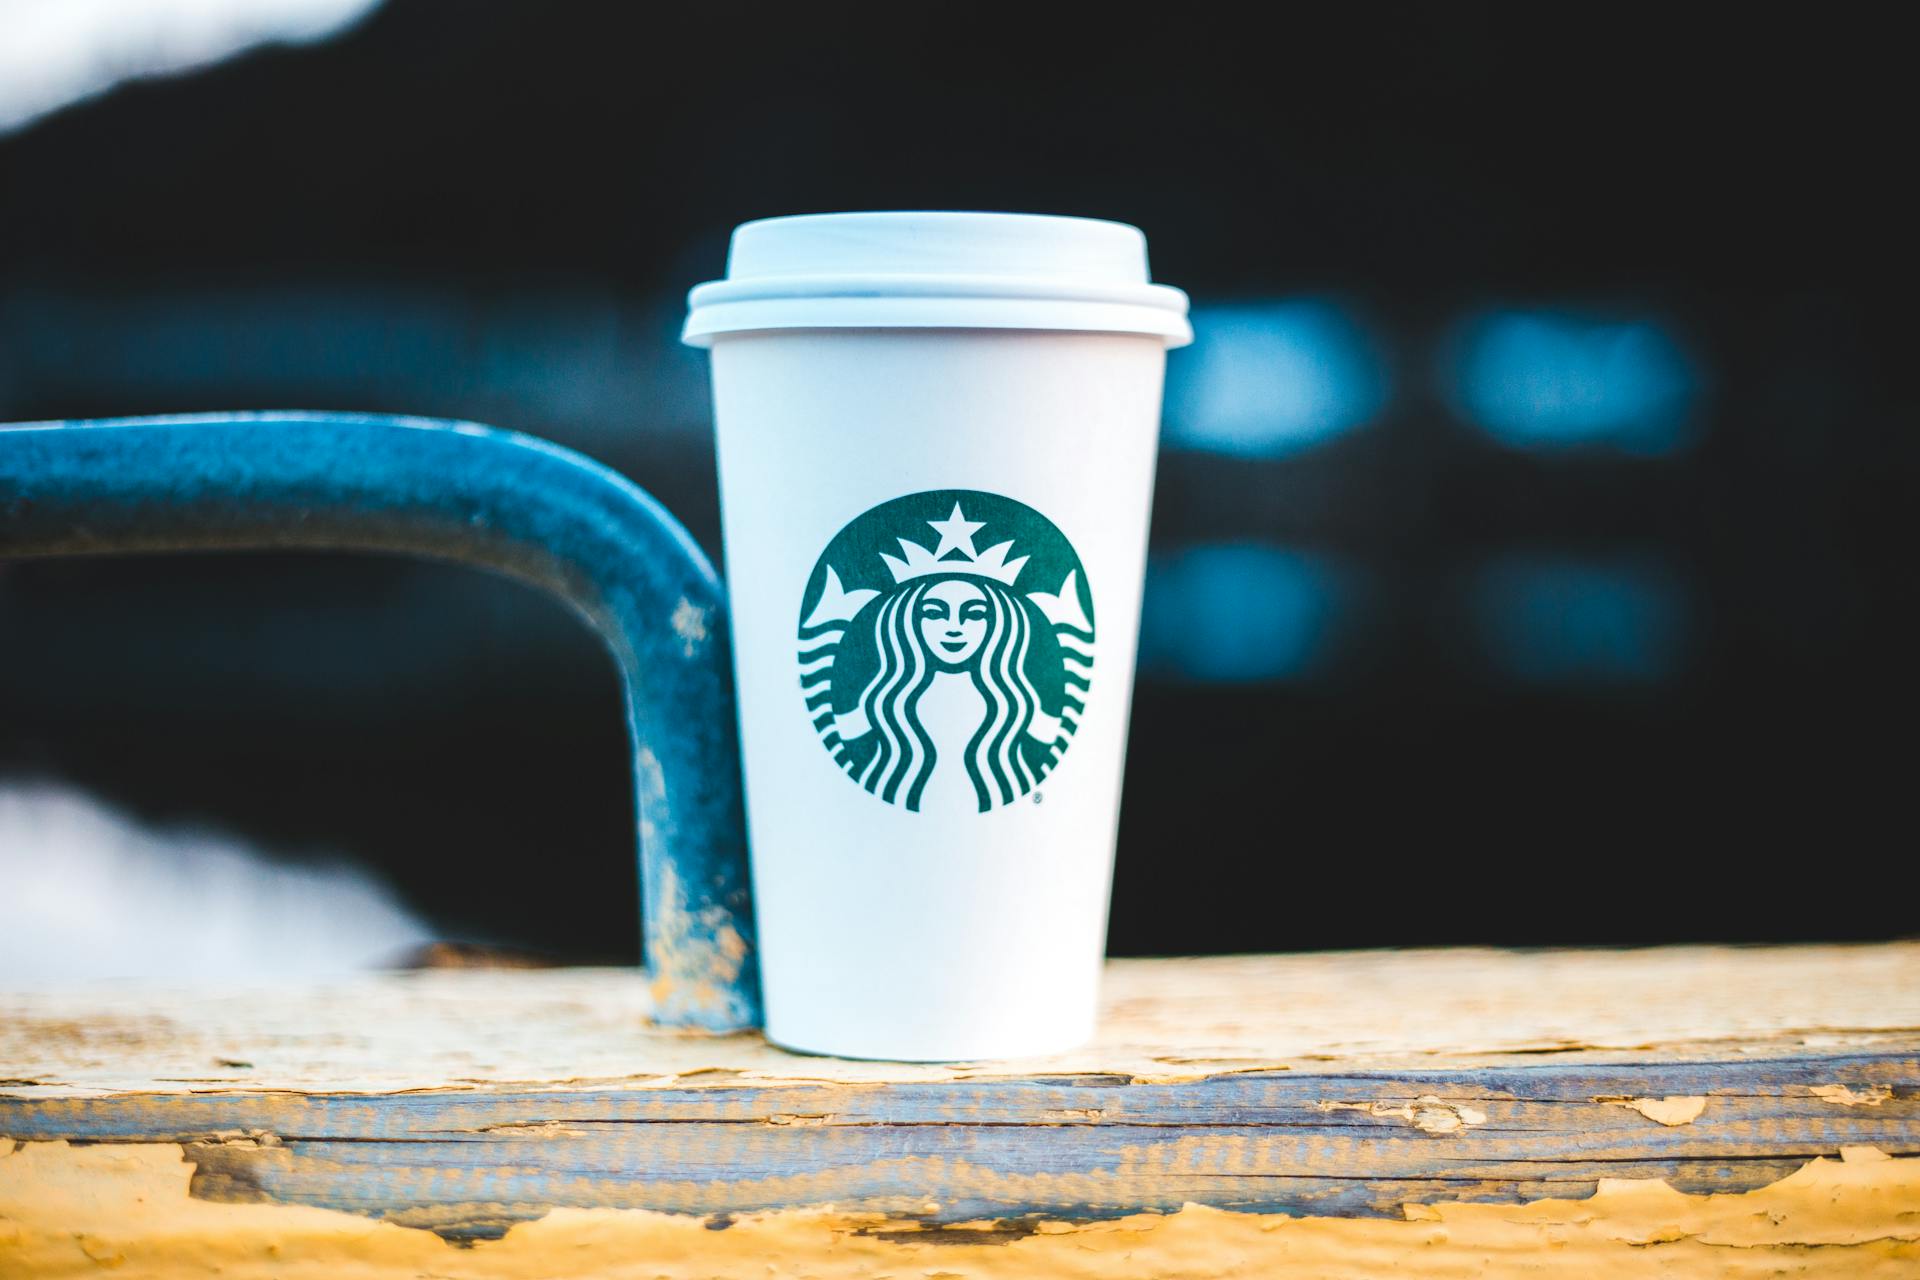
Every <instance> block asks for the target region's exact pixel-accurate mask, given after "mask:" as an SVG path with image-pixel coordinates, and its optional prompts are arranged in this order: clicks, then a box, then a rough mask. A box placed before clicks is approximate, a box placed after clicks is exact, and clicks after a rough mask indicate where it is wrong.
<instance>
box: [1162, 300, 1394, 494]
mask: <svg viewBox="0 0 1920 1280" xmlns="http://www.w3.org/2000/svg"><path fill="white" fill-rule="evenodd" d="M1193 330H1194V344H1193V346H1191V347H1188V348H1186V349H1184V350H1182V351H1178V352H1176V353H1174V355H1173V357H1172V359H1171V360H1169V362H1168V366H1167V413H1166V419H1167V427H1166V436H1165V439H1166V443H1167V445H1168V447H1169V448H1175V449H1194V450H1203V451H1208V452H1215V453H1226V454H1233V455H1236V456H1241V457H1259V458H1272V457H1284V456H1287V455H1289V454H1294V453H1299V452H1301V451H1303V450H1306V449H1310V448H1312V447H1314V446H1316V445H1320V444H1323V443H1325V442H1327V441H1329V440H1332V439H1334V438H1336V437H1338V436H1342V435H1345V434H1346V433H1347V432H1349V431H1352V430H1354V429H1355V428H1357V427H1361V426H1364V425H1366V424H1367V423H1368V422H1370V421H1371V420H1372V419H1373V418H1375V417H1376V416H1378V415H1379V413H1380V411H1381V409H1382V408H1384V407H1385V405H1386V403H1387V396H1388V389H1389V388H1388V383H1389V379H1388V375H1387V368H1386V363H1385V361H1384V360H1383V359H1382V358H1381V356H1380V354H1379V352H1378V351H1377V350H1376V349H1375V347H1374V345H1373V342H1372V340H1371V339H1370V338H1369V336H1368V335H1367V333H1366V332H1365V331H1364V330H1363V329H1362V328H1361V327H1360V325H1359V324H1358V323H1357V322H1356V321H1355V320H1354V319H1353V317H1352V316H1350V315H1349V314H1348V313H1347V312H1346V311H1345V310H1343V309H1342V308H1340V307H1339V306H1336V305H1335V304H1333V303H1330V302H1324V301H1319V300H1313V299H1299V300H1292V301H1284V302H1266V303H1244V304H1235V305H1231V306H1201V307H1196V308H1194V311H1193Z"/></svg>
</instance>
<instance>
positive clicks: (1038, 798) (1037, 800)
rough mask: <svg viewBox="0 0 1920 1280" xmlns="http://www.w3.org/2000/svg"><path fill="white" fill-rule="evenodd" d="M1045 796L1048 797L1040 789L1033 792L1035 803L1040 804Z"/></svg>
mask: <svg viewBox="0 0 1920 1280" xmlns="http://www.w3.org/2000/svg"><path fill="white" fill-rule="evenodd" d="M1045 798H1046V797H1044V796H1042V795H1041V794H1040V793H1039V792H1038V791H1036V792H1034V793H1033V802H1034V803H1035V804H1039V803H1040V802H1041V801H1042V800H1043V799H1045Z"/></svg>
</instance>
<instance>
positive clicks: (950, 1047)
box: [766, 1026, 1094, 1063]
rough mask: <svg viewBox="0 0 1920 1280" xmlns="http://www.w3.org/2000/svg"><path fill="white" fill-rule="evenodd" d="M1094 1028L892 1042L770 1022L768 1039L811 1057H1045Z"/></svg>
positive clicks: (1079, 1043) (1075, 1044) (1076, 1045)
mask: <svg viewBox="0 0 1920 1280" xmlns="http://www.w3.org/2000/svg"><path fill="white" fill-rule="evenodd" d="M1093 1030H1094V1029H1093V1028H1092V1027H1086V1028H1083V1029H1081V1030H1080V1031H1079V1032H1078V1033H1077V1034H1073V1035H1065V1036H1062V1035H1053V1036H1045V1037H1023V1036H1007V1037H996V1038H994V1039H991V1040H986V1041H973V1042H971V1043H949V1044H940V1043H935V1042H922V1043H918V1044H899V1043H895V1044H888V1043H887V1042H886V1041H885V1039H884V1038H875V1039H871V1040H869V1039H866V1038H864V1037H863V1038H861V1039H858V1040H838V1039H835V1038H834V1037H831V1036H828V1037H824V1038H822V1037H817V1036H791V1037H790V1036H787V1035H785V1034H784V1033H782V1032H781V1031H779V1030H777V1029H775V1028H774V1027H771V1026H769V1027H768V1028H767V1033H766V1034H767V1043H769V1044H771V1045H773V1046H774V1047H775V1048H777V1049H784V1050H786V1051H787V1052H788V1053H793V1054H799V1055H801V1056H803V1057H808V1058H847V1059H850V1060H852V1061H855V1062H916V1063H922V1062H924V1063H941V1062H952V1063H960V1062H992V1061H1000V1060H1004V1059H1008V1058H1045V1057H1051V1056H1053V1055H1054V1054H1058V1053H1067V1052H1069V1051H1071V1050H1074V1049H1080V1048H1084V1047H1085V1046H1086V1045H1087V1044H1088V1043H1089V1042H1090V1041H1092V1039H1093Z"/></svg>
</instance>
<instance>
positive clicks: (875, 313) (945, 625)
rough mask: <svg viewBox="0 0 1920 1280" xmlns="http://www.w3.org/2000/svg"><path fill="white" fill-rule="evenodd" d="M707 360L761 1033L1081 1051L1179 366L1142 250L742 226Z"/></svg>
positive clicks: (917, 225) (940, 218) (799, 1041)
mask: <svg viewBox="0 0 1920 1280" xmlns="http://www.w3.org/2000/svg"><path fill="white" fill-rule="evenodd" d="M690 302H691V307H692V310H691V315H690V316H689V318H688V321H687V326H686V333H685V337H686V340H687V341H688V342H690V343H693V344H694V345H696V346H703V347H711V349H712V352H713V388H714V408H715V415H716V418H717V420H718V428H719V453H720V496H721V508H722V522H723V532H724V537H725V551H726V570H727V583H728V591H729V594H730V597H731V601H732V613H733V653H734V662H735V666H736V671H737V674H738V678H739V707H740V729H741V741H742V747H743V751H744V757H745V758H744V770H745V781H746V795H747V820H748V840H749V844H750V847H751V851H752V865H753V890H754V902H755V913H756V918H757V923H758V931H759V940H760V958H761V977H762V984H763V991H764V995H765V999H766V1015H767V1034H768V1036H769V1037H770V1038H771V1039H772V1040H774V1041H775V1042H776V1043H779V1044H782V1045H785V1046H787V1047H789V1048H793V1049H799V1050H804V1051H807V1052H812V1053H827V1054H836V1055H840V1056H844V1057H854V1058H889V1059H907V1060H922V1061H934V1060H950V1059H964V1058H984V1057H1014V1056H1024V1055H1030V1054H1040V1053H1047V1052H1052V1051H1056V1050H1060V1049H1065V1048H1070V1047H1072V1046H1074V1045H1076V1044H1079V1043H1081V1042H1082V1041H1084V1040H1086V1039H1087V1038H1088V1037H1089V1036H1090V1035H1091V1034H1092V1032H1093V1026H1094V1014H1095V1004H1096V1000H1097V997H1098V988H1099V979H1100V968H1101V958H1102V955H1103V952H1104V944H1105V938H1106V917H1107V897H1108V889H1109V886H1110V884H1111V880H1112V870H1113V847H1114V834H1115V829H1116V826H1117V822H1118V817H1119V809H1120V775H1121V764H1122V758H1123V756H1124V755H1125V751H1126V741H1127V711H1128V703H1129V700H1130V698H1131V695H1132V687H1133V663H1134V647H1135V639H1136V635H1137V632H1138V629H1139V618H1140V590H1141V580H1142V575H1143V572H1144V568H1145V557H1146V545H1147V512H1148V507H1149V505H1150V502H1151V498H1152V491H1153V468H1154V454H1155V447H1156V441H1157V437H1158V434H1159V418H1160V390H1161V383H1162V380H1163V374H1164V368H1165V353H1166V350H1167V348H1168V347H1172V346H1179V345H1182V344H1184V343H1186V342H1188V341H1190V340H1191V331H1190V330H1189V328H1188V326H1187V320H1186V309H1187V300H1186V296H1185V295H1184V294H1182V293H1181V292H1180V291H1179V290H1177V289H1171V288H1167V287H1165V286H1163V285H1155V284H1151V283H1149V278H1148V273H1147V255H1146V241H1145V239H1144V238H1143V237H1142V236H1141V234H1140V232H1139V231H1137V230H1135V229H1134V228H1132V227H1129V226H1124V225H1121V224H1119V223H1113V222H1099V221H1091V220H1087V219H1081V218H1053V217H1034V216H1027V215H1014V214H986V213H852V214H829V215H820V216H810V217H795V218H773V219H769V220H766V221H761V222H750V223H747V224H746V225H744V226H742V227H740V228H739V229H738V230H737V231H735V232H734V235H733V245H732V251H731V254H730V256H729V259H728V265H727V278H726V279H724V280H718V281H715V282H713V283H710V284H703V285H701V286H699V287H698V288H696V289H694V290H693V293H692V295H691V298H690Z"/></svg>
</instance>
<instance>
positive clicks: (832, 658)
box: [800, 489, 1093, 813]
mask: <svg viewBox="0 0 1920 1280" xmlns="http://www.w3.org/2000/svg"><path fill="white" fill-rule="evenodd" d="M1092 677H1093V592H1092V590H1091V589H1090V587H1089V585H1088V583H1087V575H1086V571H1085V570H1084V569H1083V568H1082V567H1081V565H1080V557H1079V555H1078V554H1076V553H1075V552H1074V549H1073V546H1072V544H1070V543H1069V542H1068V541H1067V539H1066V537H1065V535H1063V534H1062V533H1061V532H1060V530H1059V529H1057V528H1056V527H1054V524H1053V522H1052V521H1051V520H1049V519H1047V518H1046V517H1045V516H1043V515H1041V514H1040V513H1039V512H1038V511H1035V510H1034V509H1033V508H1032V507H1029V506H1027V505H1025V504H1024V503H1020V502H1015V501H1014V500H1013V499H1011V498H1003V497H1001V496H1000V495H998V494H993V493H982V492H980V491H978V490H975V489H935V490H931V491H929V492H926V493H915V494H909V495H908V496H906V497H904V498H895V499H894V500H893V501H891V502H883V503H881V504H880V505H879V506H877V507H874V508H873V509H872V510H870V511H868V512H867V513H866V514H865V515H862V516H861V517H859V518H858V519H857V520H855V521H853V522H852V523H851V524H849V525H848V526H847V527H846V528H844V529H842V530H841V531H840V532H839V534H838V535H836V536H835V537H834V539H833V541H831V542H829V543H828V544H827V549H826V550H825V551H823V552H821V553H820V559H819V561H818V562H817V563H816V564H815V565H814V567H813V576H812V577H811V578H809V579H808V580H807V589H806V592H805V593H804V594H803V595H802V596H801V600H800V691H801V694H802V695H803V696H804V697H805V699H806V708H807V714H808V715H809V716H810V717H811V718H812V720H813V727H814V729H815V730H816V731H818V733H819V734H820V741H821V742H822V743H824V744H825V745H826V748H827V750H828V751H829V752H831V753H832V755H833V758H834V760H835V761H836V762H838V764H839V765H840V767H841V768H842V769H844V770H846V773H847V776H848V777H850V778H852V779H853V780H854V781H855V782H857V783H859V784H860V786H862V787H864V788H865V789H866V790H868V791H870V792H872V793H873V794H874V795H876V796H879V797H880V798H881V799H882V800H885V801H886V802H887V803H888V804H899V805H904V806H906V807H907V808H908V809H911V810H913V811H915V812H932V811H938V812H955V811H973V812H980V813H985V812H986V811H987V810H989V809H991V808H993V807H994V806H995V805H1003V804H1011V803H1013V802H1014V801H1015V800H1018V799H1019V798H1020V797H1022V796H1024V795H1027V794H1028V793H1029V792H1031V791H1032V790H1033V789H1034V788H1035V787H1037V786H1038V785H1039V784H1040V780H1041V779H1042V778H1044V777H1046V776H1047V774H1048V773H1050V772H1052V770H1053V768H1054V766H1055V765H1056V764H1058V763H1059V761H1060V757H1061V755H1062V754H1063V753H1064V752H1065V751H1066V749H1067V747H1068V746H1069V745H1070V744H1071V743H1072V741H1073V735H1074V733H1075V731H1076V730H1077V729H1078V728H1079V720H1080V715H1081V713H1082V712H1083V711H1084V710H1085V709H1086V698H1087V689H1088V687H1089V685H1090V684H1091V682H1092Z"/></svg>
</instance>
